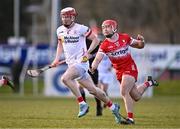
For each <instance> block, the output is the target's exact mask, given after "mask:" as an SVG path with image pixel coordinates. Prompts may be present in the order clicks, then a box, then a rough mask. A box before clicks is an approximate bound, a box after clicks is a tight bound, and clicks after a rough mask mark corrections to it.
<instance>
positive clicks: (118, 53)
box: [109, 47, 128, 57]
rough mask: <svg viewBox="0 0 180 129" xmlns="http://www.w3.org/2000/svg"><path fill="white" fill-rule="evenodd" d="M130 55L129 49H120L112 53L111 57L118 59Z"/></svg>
mask: <svg viewBox="0 0 180 129" xmlns="http://www.w3.org/2000/svg"><path fill="white" fill-rule="evenodd" d="M127 53H128V47H126V48H123V49H119V50H117V51H115V52H110V53H109V54H110V56H113V57H118V56H123V55H126V54H127Z"/></svg>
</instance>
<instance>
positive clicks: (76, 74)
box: [51, 7, 121, 123]
mask: <svg viewBox="0 0 180 129" xmlns="http://www.w3.org/2000/svg"><path fill="white" fill-rule="evenodd" d="M60 16H61V20H62V24H63V25H62V26H60V27H59V28H58V29H57V37H58V44H57V51H56V57H55V59H54V61H53V62H52V64H51V66H52V67H53V66H54V67H55V66H57V64H58V61H59V57H60V56H61V54H62V52H64V54H65V59H66V63H67V64H68V68H67V70H66V71H65V73H64V74H63V75H62V77H61V80H62V82H63V83H64V84H65V85H66V86H67V87H68V88H69V89H70V90H71V91H72V93H73V94H74V95H75V96H76V98H77V101H78V103H79V114H78V117H82V116H84V115H86V113H87V112H88V110H89V106H88V104H87V103H86V102H85V101H84V100H83V97H82V96H81V93H80V91H79V88H78V85H77V83H76V81H78V83H80V84H81V85H82V86H83V87H84V88H86V89H87V90H88V91H89V93H90V94H92V95H94V96H95V97H97V98H98V99H99V100H101V101H103V102H104V103H105V104H106V105H107V106H108V107H109V109H110V110H111V111H112V113H113V115H114V117H115V120H116V122H117V123H120V121H121V117H120V115H119V108H120V107H119V105H117V104H113V103H112V101H111V100H110V99H109V98H108V97H107V96H106V95H105V93H104V92H103V91H102V90H101V89H99V88H97V87H96V86H95V84H94V83H93V81H92V79H91V77H90V76H89V74H88V72H87V71H88V69H89V62H88V59H89V58H90V56H91V54H90V53H91V52H92V51H93V50H94V49H95V48H96V46H97V45H98V44H99V40H98V39H97V37H96V36H95V35H94V34H93V33H92V31H91V30H90V29H89V28H88V27H87V26H84V25H81V24H78V23H75V18H76V16H77V12H76V11H75V9H74V8H72V7H67V8H64V9H62V10H61V12H60ZM86 38H88V39H90V40H92V43H91V45H90V47H89V49H88V50H87V48H86V42H85V39H86Z"/></svg>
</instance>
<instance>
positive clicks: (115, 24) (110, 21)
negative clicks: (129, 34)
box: [102, 20, 117, 32]
mask: <svg viewBox="0 0 180 129" xmlns="http://www.w3.org/2000/svg"><path fill="white" fill-rule="evenodd" d="M105 25H110V26H112V29H113V31H114V32H116V31H117V22H116V21H115V20H105V21H103V23H102V26H105Z"/></svg>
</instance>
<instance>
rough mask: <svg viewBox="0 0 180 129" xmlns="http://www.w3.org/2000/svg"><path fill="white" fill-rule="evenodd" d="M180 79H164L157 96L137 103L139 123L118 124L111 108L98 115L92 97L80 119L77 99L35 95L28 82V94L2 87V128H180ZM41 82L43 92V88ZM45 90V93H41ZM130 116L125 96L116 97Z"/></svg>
mask: <svg viewBox="0 0 180 129" xmlns="http://www.w3.org/2000/svg"><path fill="white" fill-rule="evenodd" d="M179 84H180V80H173V81H172V80H171V81H170V80H167V81H162V82H160V86H159V87H156V89H155V90H154V96H153V98H150V99H147V98H143V99H142V100H140V101H139V102H137V103H135V111H134V112H135V122H136V124H135V125H126V126H125V125H117V124H116V123H115V121H114V117H113V116H112V114H111V112H110V111H109V110H108V109H105V110H104V111H103V116H102V117H96V116H95V114H96V108H95V100H94V99H88V100H87V101H88V104H89V105H90V111H89V113H88V114H87V115H86V116H84V117H82V118H77V113H78V104H77V102H76V100H75V98H47V97H40V96H35V97H33V96H32V86H31V83H29V82H28V83H26V84H25V85H26V87H25V88H26V89H25V96H24V97H22V96H19V95H16V94H12V91H11V89H10V88H7V87H1V89H0V128H73V129H75V128H91V129H93V128H96V129H97V128H98V129H99V128H107V129H113V128H141V129H142V128H161V129H164V128H180V86H179ZM42 89H43V87H42V85H41V87H40V89H39V91H42ZM40 93H42V92H40ZM114 102H117V103H119V104H120V105H121V114H122V115H124V116H125V115H126V113H125V108H124V103H123V100H122V99H114Z"/></svg>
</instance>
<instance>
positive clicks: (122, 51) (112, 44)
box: [90, 20, 158, 124]
mask: <svg viewBox="0 0 180 129" xmlns="http://www.w3.org/2000/svg"><path fill="white" fill-rule="evenodd" d="M102 33H103V35H104V36H105V37H106V39H105V40H104V41H103V42H102V43H101V45H100V48H99V51H98V53H97V55H96V58H95V60H94V61H93V63H92V66H91V69H90V71H91V72H93V71H94V70H95V69H97V67H98V65H99V63H100V62H101V60H102V59H103V56H104V55H107V56H108V57H109V59H110V61H111V63H112V65H113V67H114V69H115V71H116V76H117V79H118V81H119V82H120V84H121V85H120V91H121V95H122V98H123V100H124V103H125V108H126V112H127V119H126V120H125V121H121V124H134V119H133V102H134V101H138V100H139V99H140V98H141V97H142V95H143V93H144V92H145V90H146V89H147V88H148V87H150V86H157V85H158V83H157V81H156V80H153V79H152V77H151V76H149V77H148V78H147V80H146V82H145V83H143V84H142V85H140V86H137V85H136V81H137V77H138V70H137V67H136V64H135V62H134V60H133V59H132V57H131V54H130V52H129V47H133V48H138V49H142V48H144V37H143V36H142V35H138V36H137V39H133V38H132V37H130V36H129V35H128V34H125V33H118V32H117V22H116V21H115V20H105V21H104V22H103V23H102Z"/></svg>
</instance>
